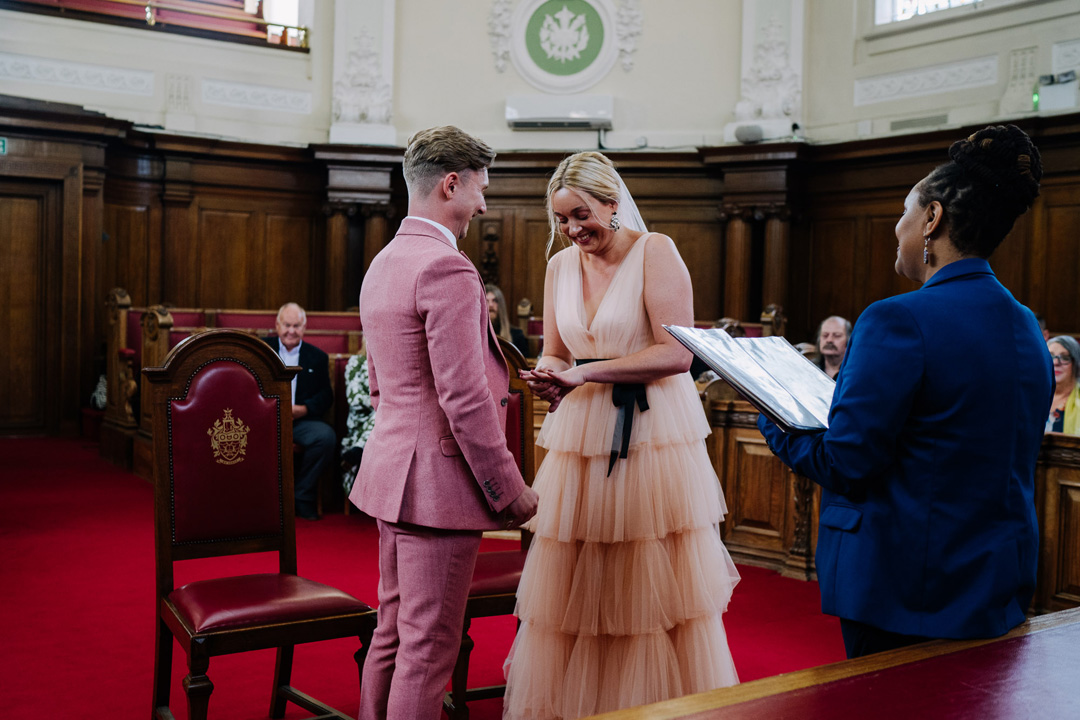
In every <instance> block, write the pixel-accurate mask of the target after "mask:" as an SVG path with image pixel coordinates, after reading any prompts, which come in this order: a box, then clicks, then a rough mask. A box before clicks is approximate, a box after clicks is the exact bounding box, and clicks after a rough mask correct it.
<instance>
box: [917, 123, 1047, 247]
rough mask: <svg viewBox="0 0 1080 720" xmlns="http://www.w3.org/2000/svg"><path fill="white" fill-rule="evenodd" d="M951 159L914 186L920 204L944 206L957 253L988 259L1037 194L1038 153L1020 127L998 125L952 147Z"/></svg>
mask: <svg viewBox="0 0 1080 720" xmlns="http://www.w3.org/2000/svg"><path fill="white" fill-rule="evenodd" d="M949 158H950V161H949V162H947V163H945V164H944V165H940V166H938V167H937V168H935V169H934V170H933V171H932V172H931V173H930V174H929V175H927V176H926V178H925V179H924V180H923V181H922V182H920V183H919V184H918V185H917V186H916V187H917V189H918V191H919V205H920V206H921V207H926V206H927V205H929V204H930V203H931V202H933V201H935V200H936V201H938V202H939V203H941V207H942V208H943V209H944V210H945V220H946V222H947V223H948V228H949V239H950V240H951V241H952V243H953V245H955V246H956V249H957V250H959V251H960V252H962V253H964V254H965V255H977V256H979V257H982V258H987V257H990V255H991V254H992V253H993V252H994V250H995V249H997V246H998V245H1000V244H1001V241H1002V240H1004V239H1005V236H1006V235H1008V234H1009V231H1010V230H1012V227H1013V225H1014V224H1015V223H1016V219H1017V218H1018V217H1020V216H1021V215H1023V214H1024V213H1025V212H1026V211H1027V209H1028V208H1029V207H1031V203H1032V202H1034V201H1035V198H1036V197H1038V195H1039V181H1040V180H1041V179H1042V161H1041V159H1040V158H1039V151H1038V149H1037V148H1036V147H1035V146H1034V145H1033V144H1032V142H1031V138H1029V137H1028V136H1027V135H1026V134H1025V133H1024V131H1023V130H1021V129H1020V128H1018V127H1016V126H1015V125H996V126H990V127H987V128H984V129H982V130H979V131H978V132H975V133H972V134H971V135H970V136H968V137H967V138H965V139H964V140H958V141H957V142H955V143H953V144H952V147H950V148H949Z"/></svg>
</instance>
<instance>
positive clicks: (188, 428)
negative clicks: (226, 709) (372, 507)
mask: <svg viewBox="0 0 1080 720" xmlns="http://www.w3.org/2000/svg"><path fill="white" fill-rule="evenodd" d="M143 372H144V373H145V375H146V378H147V379H148V380H149V383H150V387H151V393H150V394H151V401H152V402H153V403H154V413H153V423H154V439H155V442H154V478H155V483H154V506H155V554H156V562H157V596H156V597H157V616H158V621H157V638H156V657H155V664H154V690H153V716H154V717H155V718H161V719H164V718H172V717H173V715H172V712H171V711H170V710H169V688H170V681H171V674H172V672H171V671H172V638H176V641H177V642H178V643H179V644H180V646H181V648H183V650H184V652H185V653H186V654H187V661H188V674H187V677H185V678H184V682H183V684H184V690H185V692H186V694H187V700H188V717H189V718H192V719H199V720H203V719H205V718H206V715H207V706H208V704H209V700H210V693H211V692H212V691H213V687H214V686H213V684H212V683H211V681H210V678H209V677H208V676H207V671H208V669H209V665H210V658H211V657H214V656H216V655H226V654H230V653H237V652H246V651H248V650H261V649H265V648H277V649H278V652H277V666H276V670H275V677H274V682H273V689H272V692H271V699H270V716H271V717H275V718H280V717H283V716H284V713H285V704H286V702H287V701H291V702H293V703H295V704H296V705H299V706H301V707H303V708H304V709H306V710H308V711H309V712H314V713H318V714H320V716H321V717H338V718H346V717H347V716H346V715H344V714H341V713H339V712H337V711H336V710H333V709H332V708H329V707H327V706H326V705H323V704H322V703H320V702H318V701H317V700H315V699H314V698H311V697H309V696H307V695H304V694H303V693H301V692H299V691H297V690H295V689H294V688H292V687H291V686H290V684H289V679H290V674H291V670H292V659H293V646H294V645H297V644H299V643H306V642H313V641H317V640H327V639H330V638H339V637H348V636H355V637H357V638H359V644H360V649H359V650H358V651H357V652H356V654H355V659H356V662H357V665H358V667H359V668H360V671H361V672H362V670H363V661H364V656H365V653H366V648H367V645H368V644H369V642H370V639H371V634H372V632H374V629H375V623H376V618H375V611H374V610H372V609H371V608H370V607H369V606H367V605H365V604H364V603H362V602H360V601H359V600H357V599H356V598H354V597H352V596H351V595H349V594H347V593H344V592H342V591H340V590H337V589H336V588H332V587H330V586H327V585H323V584H322V583H318V582H314V581H312V580H308V579H306V578H303V577H300V576H298V575H297V574H296V534H295V528H294V517H293V512H294V511H293V454H292V420H291V410H290V404H289V392H290V388H289V384H290V381H291V378H292V372H290V371H289V370H286V368H285V367H284V366H283V365H282V364H281V360H280V359H279V358H278V356H277V353H275V352H274V351H273V350H271V349H270V347H269V346H268V345H267V344H266V343H264V342H263V341H262V340H260V339H258V338H256V337H254V336H252V335H248V334H246V333H242V332H238V331H235V330H210V331H208V332H205V333H200V334H198V335H193V336H191V337H189V338H187V339H185V340H184V341H182V342H181V343H180V344H179V345H177V346H176V347H175V348H174V349H173V350H172V351H171V352H170V353H169V355H168V356H167V357H166V358H165V361H164V363H163V365H162V367H158V368H146V369H144V371H143ZM256 552H276V553H277V557H278V571H277V572H276V573H265V574H256V575H243V576H236V577H217V578H213V579H209V580H199V581H196V582H191V583H188V584H186V585H184V586H182V587H174V580H173V563H175V562H176V561H179V560H191V559H196V558H209V557H220V556H224V555H236V554H242V553H256Z"/></svg>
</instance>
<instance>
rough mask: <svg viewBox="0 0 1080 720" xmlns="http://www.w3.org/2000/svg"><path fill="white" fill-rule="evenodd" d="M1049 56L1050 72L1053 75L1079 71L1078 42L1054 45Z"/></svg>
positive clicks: (1071, 41)
mask: <svg viewBox="0 0 1080 720" xmlns="http://www.w3.org/2000/svg"><path fill="white" fill-rule="evenodd" d="M1051 56H1052V57H1053V60H1052V61H1051V65H1050V67H1051V72H1052V73H1054V74H1055V75H1057V74H1058V73H1063V72H1068V71H1069V70H1080V40H1067V41H1065V42H1059V43H1054V47H1053V49H1052V50H1051Z"/></svg>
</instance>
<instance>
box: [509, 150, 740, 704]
mask: <svg viewBox="0 0 1080 720" xmlns="http://www.w3.org/2000/svg"><path fill="white" fill-rule="evenodd" d="M548 207H549V213H550V215H551V222H552V238H553V239H554V238H555V237H562V238H567V239H569V240H570V243H571V244H570V247H568V248H566V249H564V250H562V251H561V252H559V253H557V254H556V255H555V256H554V257H552V258H551V261H550V262H549V263H548V268H547V277H546V280H545V287H544V355H543V357H542V358H541V359H540V361H539V362H538V363H537V366H536V369H535V370H534V371H533V372H531V373H527V374H526V377H527V379H528V380H529V383H530V386H531V387H532V388H533V390H534V392H536V393H537V394H538V395H539V396H540V397H542V398H544V399H547V400H548V401H550V402H551V405H552V408H553V410H554V412H552V414H550V415H548V416H547V418H546V419H545V422H544V426H543V428H542V429H541V431H540V435H539V437H538V439H537V444H539V445H540V446H542V447H544V448H546V449H547V456H546V457H545V459H544V463H543V465H542V466H541V468H540V470H539V472H538V473H537V476H536V482H535V483H534V487H535V489H536V491H537V492H538V493H539V495H540V507H539V512H538V514H537V515H536V517H535V518H534V519H533V520H532V521H531V525H529V528H530V529H531V530H532V531H533V532H534V533H535V537H534V539H533V542H532V545H531V549H530V551H529V556H528V559H527V560H526V563H525V570H524V573H523V575H522V578H521V582H520V584H519V586H518V602H517V611H516V613H517V615H518V617H519V619H520V620H521V625H520V627H519V629H518V634H517V638H516V640H515V641H514V646H513V648H512V649H511V651H510V657H509V658H508V659H507V690H506V699H505V702H504V708H505V709H504V718H514V719H518V718H521V719H530V720H533V719H535V720H547V719H549V718H578V717H585V716H588V715H593V714H596V713H601V712H608V711H611V710H617V709H620V708H626V707H632V706H635V705H641V704H644V703H650V702H658V701H661V700H667V699H670V698H674V697H679V696H681V695H686V694H690V693H696V692H702V691H705V690H711V689H713V688H717V687H723V686H726V685H733V684H735V683H737V682H738V676H737V675H736V672H735V666H734V664H733V662H732V660H731V653H730V651H729V649H728V644H727V636H726V635H725V633H724V625H723V621H722V619H721V616H722V614H723V612H724V610H725V609H726V608H727V604H728V600H729V599H730V598H731V593H732V589H733V588H734V586H735V584H736V583H737V582H738V580H739V575H738V572H737V570H736V569H735V566H734V564H733V563H732V562H731V558H730V556H729V555H728V553H727V550H726V548H725V547H724V545H723V543H722V542H721V541H720V535H719V530H718V525H719V523H720V521H721V520H722V519H723V516H724V513H725V512H726V507H725V505H724V500H723V497H722V495H721V493H720V488H719V483H718V481H717V478H716V474H715V472H714V471H713V468H712V464H711V462H710V460H709V456H708V452H707V450H706V448H705V443H704V442H703V439H704V438H705V437H706V436H707V435H708V434H709V425H708V422H707V421H706V419H705V414H704V412H703V410H702V407H701V401H700V400H699V399H698V396H697V392H696V389H695V387H694V383H693V381H692V380H691V378H690V375H689V373H688V372H687V370H688V368H689V365H690V354H689V352H688V351H686V350H685V349H683V347H682V346H681V345H679V344H678V342H677V341H675V340H674V338H672V337H671V336H670V335H669V334H668V333H667V332H666V331H664V330H663V328H662V325H665V324H675V325H689V324H692V322H693V301H692V289H691V285H690V276H689V273H688V272H687V270H686V266H685V265H684V264H683V262H682V259H681V258H680V257H679V254H678V251H677V250H676V249H675V245H674V243H673V242H672V241H671V239H670V238H668V237H667V236H665V235H661V234H658V233H648V232H645V231H644V230H645V228H644V223H643V222H642V221H641V218H640V215H638V214H637V210H636V207H634V205H633V200H632V199H631V198H630V196H629V193H628V192H627V191H626V186H625V184H623V183H622V180H621V178H620V177H619V175H618V173H617V172H616V171H615V169H614V167H613V165H612V164H611V162H610V161H609V160H608V159H607V158H606V157H604V156H603V155H601V154H600V153H594V152H589V153H579V154H577V155H574V156H571V157H569V158H567V159H566V160H564V161H563V163H562V164H560V166H559V167H558V169H557V170H556V171H555V174H554V176H553V177H552V180H551V183H550V184H549V186H548ZM613 399H614V401H615V404H613ZM616 405H620V406H621V407H617V406H616Z"/></svg>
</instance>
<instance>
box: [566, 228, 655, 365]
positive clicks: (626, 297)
mask: <svg viewBox="0 0 1080 720" xmlns="http://www.w3.org/2000/svg"><path fill="white" fill-rule="evenodd" d="M647 237H648V235H647V234H646V235H642V236H641V237H639V238H638V239H637V240H636V241H634V244H633V245H631V246H630V249H629V250H628V251H627V253H626V256H625V257H624V258H623V259H622V261H621V262H620V263H619V267H618V268H616V270H615V274H614V275H613V276H612V278H611V282H610V283H609V284H608V287H607V290H605V291H604V296H603V297H602V298H601V299H600V304H599V305H598V306H597V308H596V315H595V316H593V319H592V322H591V323H588V322H587V319H586V311H585V295H584V285H583V273H584V270H583V268H582V257H581V255H582V252H581V250H580V249H579V248H578V247H577V246H572V247H569V248H566V249H565V250H562V251H561V252H559V253H557V254H556V255H555V257H553V258H552V259H551V262H552V263H553V264H554V266H555V282H554V288H553V289H554V293H555V321H556V323H557V324H558V327H559V335H560V336H561V337H562V340H563V343H565V344H566V347H567V349H569V350H570V353H571V354H572V355H573V356H574V357H576V358H593V357H606V358H610V357H622V356H624V355H629V354H631V353H635V352H637V351H639V350H642V349H644V348H645V347H647V346H649V345H650V344H652V342H653V337H652V328H651V326H650V325H649V318H648V315H647V314H646V312H645V299H644V289H645V240H646V238H647Z"/></svg>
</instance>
